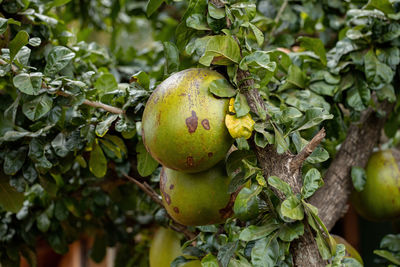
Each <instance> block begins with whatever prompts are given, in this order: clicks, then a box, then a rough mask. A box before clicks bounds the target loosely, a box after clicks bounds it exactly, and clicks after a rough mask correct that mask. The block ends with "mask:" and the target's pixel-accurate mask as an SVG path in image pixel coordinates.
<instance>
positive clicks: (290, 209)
mask: <svg viewBox="0 0 400 267" xmlns="http://www.w3.org/2000/svg"><path fill="white" fill-rule="evenodd" d="M280 211H281V214H282V215H283V216H284V217H286V218H289V219H292V220H299V221H301V220H303V218H304V210H303V206H302V205H301V202H300V200H299V199H298V198H297V197H296V196H294V195H292V196H289V197H288V198H286V199H285V200H284V201H283V202H282V204H281V210H280Z"/></svg>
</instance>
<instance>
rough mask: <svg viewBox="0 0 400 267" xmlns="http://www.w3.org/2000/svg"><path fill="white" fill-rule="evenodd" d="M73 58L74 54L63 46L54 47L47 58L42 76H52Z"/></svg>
mask: <svg viewBox="0 0 400 267" xmlns="http://www.w3.org/2000/svg"><path fill="white" fill-rule="evenodd" d="M74 57H75V53H74V52H72V51H71V50H69V49H68V48H66V47H64V46H55V47H53V49H52V50H51V51H50V53H49V55H48V56H47V63H46V66H45V68H44V74H45V75H49V76H53V75H55V74H56V73H58V72H59V71H60V70H62V69H63V68H65V67H66V66H67V65H68V63H70V62H71V60H72V59H73V58H74Z"/></svg>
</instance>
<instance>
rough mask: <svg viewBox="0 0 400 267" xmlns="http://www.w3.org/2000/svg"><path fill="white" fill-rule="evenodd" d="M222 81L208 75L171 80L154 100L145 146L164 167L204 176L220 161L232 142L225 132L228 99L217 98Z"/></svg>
mask: <svg viewBox="0 0 400 267" xmlns="http://www.w3.org/2000/svg"><path fill="white" fill-rule="evenodd" d="M219 79H224V77H223V76H222V75H221V74H219V73H218V72H215V71H211V70H208V69H188V70H184V71H180V72H178V73H175V74H173V75H171V76H170V77H169V78H168V79H166V80H165V81H163V82H162V83H161V84H160V85H159V86H158V87H157V89H156V90H155V91H154V92H153V94H152V95H151V96H150V98H149V100H148V102H147V104H146V108H145V110H144V113H143V119H142V129H143V141H144V144H145V146H146V149H147V151H149V153H150V154H151V155H152V156H153V158H154V159H156V160H157V161H158V162H160V163H161V164H162V165H163V166H166V167H168V168H170V169H174V170H178V171H182V172H190V173H194V172H200V171H204V170H207V169H209V168H211V167H212V166H214V165H215V164H217V163H218V162H219V161H221V160H222V159H223V158H224V157H225V154H226V153H227V151H228V150H229V148H230V147H231V145H232V142H233V139H232V138H231V136H230V135H229V132H228V130H227V129H226V127H225V114H226V112H227V110H228V99H226V98H216V97H214V96H213V95H212V94H211V93H210V92H209V89H208V86H209V84H210V83H211V82H212V81H215V80H219Z"/></svg>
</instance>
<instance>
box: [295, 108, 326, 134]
mask: <svg viewBox="0 0 400 267" xmlns="http://www.w3.org/2000/svg"><path fill="white" fill-rule="evenodd" d="M330 119H333V115H332V114H329V113H328V111H326V110H325V109H322V108H310V109H308V110H307V111H306V114H305V116H304V119H303V120H302V121H299V123H298V125H296V127H298V128H297V130H298V131H301V130H305V129H309V128H311V127H314V126H317V125H319V124H320V123H321V122H323V121H324V120H330Z"/></svg>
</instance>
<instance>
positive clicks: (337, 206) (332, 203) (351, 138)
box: [310, 102, 394, 230]
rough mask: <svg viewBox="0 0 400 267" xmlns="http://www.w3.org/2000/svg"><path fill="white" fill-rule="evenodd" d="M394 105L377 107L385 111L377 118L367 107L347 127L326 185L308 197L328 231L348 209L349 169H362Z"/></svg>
mask: <svg viewBox="0 0 400 267" xmlns="http://www.w3.org/2000/svg"><path fill="white" fill-rule="evenodd" d="M393 106H394V105H393V104H389V103H387V102H383V103H381V104H380V105H378V109H380V110H381V111H384V112H385V115H384V117H380V118H379V117H377V114H376V112H374V110H373V109H372V108H368V109H367V110H365V111H364V112H363V114H362V116H361V119H360V121H359V122H357V123H353V124H352V125H351V126H350V128H349V130H348V133H347V137H346V139H345V141H344V142H343V143H342V145H341V147H340V149H339V151H338V153H337V154H336V157H335V159H334V160H333V161H332V163H331V165H330V166H329V168H328V170H327V172H326V173H325V175H324V182H325V185H324V186H323V187H322V188H321V189H319V190H318V191H317V192H316V193H315V194H314V195H313V196H312V197H311V199H310V203H311V204H313V205H314V206H316V207H317V208H318V211H319V214H318V215H319V217H320V218H321V220H322V221H323V222H324V224H325V225H326V227H327V228H328V230H330V229H332V227H333V226H334V225H335V223H336V222H337V220H339V219H340V218H341V217H342V216H343V215H344V213H345V212H346V210H347V208H346V205H347V202H348V199H349V195H350V193H351V190H352V187H353V185H352V181H351V178H350V172H351V168H352V166H359V167H363V168H364V167H365V165H366V164H367V161H368V158H369V157H370V156H371V153H372V151H373V148H374V147H375V146H376V144H377V143H378V140H379V137H380V135H381V131H382V128H383V126H384V124H385V121H386V119H387V117H388V115H389V114H390V111H391V110H392V109H393Z"/></svg>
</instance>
